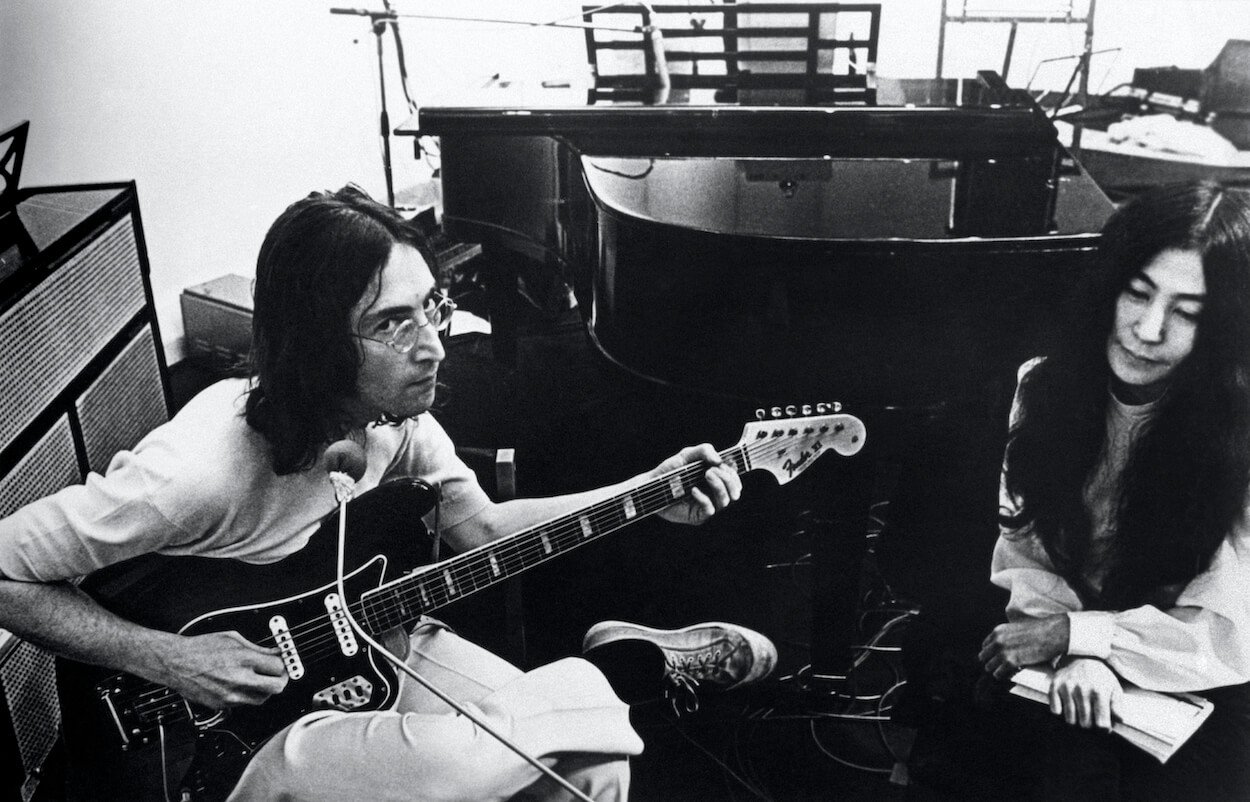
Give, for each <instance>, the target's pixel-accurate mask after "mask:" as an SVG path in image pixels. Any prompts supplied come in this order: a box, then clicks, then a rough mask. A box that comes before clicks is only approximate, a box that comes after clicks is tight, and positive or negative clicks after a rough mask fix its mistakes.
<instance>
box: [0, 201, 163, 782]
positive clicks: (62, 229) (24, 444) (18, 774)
mask: <svg viewBox="0 0 1250 802" xmlns="http://www.w3.org/2000/svg"><path fill="white" fill-rule="evenodd" d="M10 197H11V198H12V203H13V206H14V208H13V210H12V212H13V213H10V214H8V215H6V219H7V221H8V224H7V227H6V228H5V229H4V230H3V237H4V238H5V239H4V241H0V252H3V253H4V254H5V257H6V260H5V270H4V271H3V273H0V342H3V343H4V347H3V348H2V349H0V398H3V399H4V403H3V405H0V516H4V515H8V514H10V513H12V512H13V511H14V510H16V509H17V508H18V507H20V506H22V505H23V504H26V503H28V502H30V501H34V500H35V499H38V498H41V497H43V496H46V495H48V494H51V493H54V492H56V491H57V490H60V489H61V488H63V487H66V486H67V485H71V484H75V483H77V482H81V481H82V480H83V478H84V477H85V476H86V475H87V473H88V472H89V471H100V470H103V469H104V467H105V466H106V465H107V463H108V461H109V460H110V459H111V458H112V456H113V454H114V453H116V452H117V451H118V450H120V449H125V448H130V447H131V446H133V445H134V444H135V443H136V442H137V441H138V440H139V439H140V438H141V437H142V436H143V435H144V434H146V433H147V432H148V431H149V430H150V429H152V428H153V427H154V426H156V425H158V424H160V423H162V422H163V421H165V420H166V419H168V416H169V382H168V376H167V371H166V366H165V361H164V360H165V357H164V352H163V351H162V349H161V344H160V335H159V331H158V328H157V323H156V318H155V315H154V314H153V312H152V291H151V285H150V283H149V281H148V260H147V253H146V249H145V247H144V240H143V228H142V225H141V223H140V219H139V204H138V197H137V195H136V192H135V186H134V183H133V182H131V183H125V184H104V185H90V186H77V187H58V188H46V189H27V190H20V191H18V192H16V193H15V194H14V195H12V196H10ZM60 721H61V710H60V707H59V705H58V702H57V697H56V677H55V670H54V667H53V659H52V657H51V655H49V654H47V653H46V652H44V651H42V650H41V649H39V648H37V647H35V646H34V645H32V644H30V643H28V642H25V641H22V640H21V639H19V638H17V637H15V636H14V635H12V634H11V633H8V632H5V631H4V630H0V768H3V772H2V773H0V800H9V799H14V800H16V799H21V800H26V801H27V802H28V801H29V800H31V799H32V798H33V797H34V795H35V793H36V790H37V788H38V785H39V782H40V779H41V776H42V774H41V772H42V769H43V766H44V763H45V761H46V760H47V758H48V756H49V754H50V752H51V750H52V748H53V745H54V744H55V743H56V742H57V739H58V736H59V729H60ZM67 759H71V760H72V755H67Z"/></svg>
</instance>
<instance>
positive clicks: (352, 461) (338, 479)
mask: <svg viewBox="0 0 1250 802" xmlns="http://www.w3.org/2000/svg"><path fill="white" fill-rule="evenodd" d="M365 465H366V461H365V450H364V448H362V447H361V446H360V444H359V443H356V442H353V441H351V440H339V441H337V442H334V443H331V444H330V445H329V447H328V448H326V473H327V474H329V476H330V484H332V485H334V498H335V499H336V500H338V502H339V503H340V504H342V503H344V502H347V501H351V500H352V496H354V495H355V487H356V482H357V481H359V480H360V477H362V476H364V475H365Z"/></svg>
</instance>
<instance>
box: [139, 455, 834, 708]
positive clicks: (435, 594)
mask: <svg viewBox="0 0 1250 802" xmlns="http://www.w3.org/2000/svg"><path fill="white" fill-rule="evenodd" d="M776 447H777V446H776V444H775V443H772V442H768V441H757V442H752V443H745V444H738V445H736V446H733V447H731V448H729V449H726V450H725V451H723V452H721V453H720V457H721V458H722V459H724V460H727V461H729V460H731V459H732V457H733V456H734V454H735V452H740V453H741V455H742V457H743V461H744V463H745V464H742V465H741V466H740V468H741V469H740V471H739V473H745V472H747V471H749V470H752V469H753V467H754V462H755V459H754V457H757V456H758V455H759V454H762V453H764V452H767V451H771V450H774V449H776ZM822 453H823V452H822ZM704 470H705V463H692V464H690V465H685V466H682V467H681V468H678V469H674V470H673V471H671V472H670V473H668V474H664V475H663V476H659V477H656V478H655V479H652V480H650V481H648V482H646V483H644V484H643V485H640V486H639V487H638V488H637V489H636V490H635V491H633V492H626V493H623V494H621V495H618V496H616V497H614V498H612V499H609V500H605V501H603V502H598V503H596V504H593V505H591V506H589V507H587V508H586V509H585V510H583V511H581V513H580V514H578V513H574V514H570V515H566V516H562V517H561V518H558V519H556V520H555V521H552V522H550V523H549V524H547V525H539V526H537V527H532V528H531V529H529V530H526V531H525V532H523V533H518V535H514V536H510V537H514V538H516V539H515V540H513V541H511V542H509V543H508V544H505V545H501V546H500V547H499V548H497V549H492V550H489V551H485V552H482V553H473V554H471V555H465V557H471V559H465V560H464V562H465V563H466V565H464V566H459V567H458V566H456V565H455V563H456V561H457V559H463V558H452V559H451V560H450V561H448V562H447V563H443V564H442V567H441V568H440V570H438V571H433V570H428V571H425V572H421V573H422V574H429V575H430V576H429V577H424V578H423V579H417V576H416V575H414V576H413V584H421V583H428V584H426V590H427V595H428V596H431V597H432V598H431V601H432V603H430V604H425V603H424V600H422V601H423V603H422V604H420V605H418V607H420V608H423V609H428V610H434V609H438V608H439V607H442V606H445V605H446V604H449V603H451V602H452V601H457V600H459V599H461V598H463V597H465V596H467V595H470V594H471V593H474V592H476V591H477V590H480V589H482V588H484V587H488V586H489V585H490V584H493V583H494V582H496V581H502V580H503V579H505V578H508V577H509V575H510V574H509V573H508V571H504V570H502V564H503V563H505V562H508V561H511V560H518V559H519V560H520V562H521V564H520V565H519V567H518V569H517V570H516V571H513V572H512V573H520V572H522V571H524V570H526V569H528V568H530V567H532V566H534V565H537V564H538V563H540V562H543V561H545V560H548V559H553V558H554V557H556V556H559V555H561V554H563V553H564V552H565V551H568V550H571V549H572V548H575V547H576V546H577V545H580V544H581V543H583V542H588V541H590V540H592V539H594V538H596V537H598V536H600V535H605V534H608V533H610V532H612V531H615V530H616V529H618V528H621V527H623V526H625V525H627V524H629V523H632V522H634V521H637V520H640V519H641V518H644V517H647V516H650V515H652V514H654V513H656V512H659V511H660V510H662V509H664V507H666V506H668V505H669V504H671V503H672V502H674V501H676V500H677V498H680V497H674V496H673V495H672V493H671V487H672V482H673V481H674V480H678V481H680V482H681V483H682V486H683V493H682V496H681V497H684V496H685V495H687V494H688V492H689V489H690V487H693V486H694V482H693V481H691V480H695V479H697V478H698V477H699V476H701V475H702V472H703V471H704ZM687 483H689V484H687ZM622 496H628V497H630V498H632V499H633V500H634V503H635V504H636V505H637V506H640V507H642V508H643V509H644V510H645V511H643V512H639V513H637V514H636V515H634V516H629V515H625V514H624V513H623V512H622V509H621V508H620V500H621V498H622ZM653 504H654V505H657V506H656V507H655V509H650V507H651V505H653ZM582 518H587V519H592V518H594V519H596V520H597V525H592V530H593V531H592V535H590V536H586V535H585V534H584V532H583V531H582V524H581V519H582ZM603 523H610V524H612V526H611V527H610V528H608V529H602V524H603ZM543 536H546V538H547V543H549V544H550V549H548V548H547V546H546V545H545V544H544V543H543V541H542V537H543ZM535 538H537V539H538V540H537V542H533V541H534V539H535ZM540 552H541V553H542V556H538V555H539V553H540ZM487 554H493V555H494V556H495V558H496V561H497V563H498V564H500V566H501V571H500V573H499V574H498V575H496V574H494V572H493V570H492V569H490V568H489V567H481V568H477V567H475V565H476V564H478V563H481V562H483V561H484V560H485V561H486V562H487V563H489V559H488V558H487V557H486V556H485V555H487ZM535 557H537V559H534V558H535ZM448 572H452V573H455V574H456V576H455V577H453V579H452V582H453V584H455V585H456V586H457V587H464V586H465V585H466V584H467V585H468V586H469V589H468V590H467V591H461V592H456V593H446V592H445V590H444V589H445V588H446V585H445V584H443V583H439V582H437V581H434V582H430V580H431V579H432V578H433V577H434V575H438V576H439V577H442V576H444V575H445V574H447V573H448ZM483 578H485V580H486V581H485V582H484V583H481V580H482V579H483ZM457 579H459V580H460V582H459V583H457V581H456V580H457ZM466 580H467V582H466ZM479 583H480V584H479ZM435 589H438V590H435ZM399 592H400V593H402V594H404V595H406V596H408V597H412V595H413V593H412V586H409V587H408V588H405V589H404V590H402V591H399ZM407 607H408V605H407V603H406V602H400V603H398V604H395V603H391V604H390V605H387V604H384V603H381V602H374V603H373V605H372V608H371V607H370V598H369V596H368V594H367V593H366V594H365V595H362V596H361V598H359V599H357V600H356V601H355V602H353V603H352V610H353V611H357V612H360V613H361V614H363V615H364V616H365V617H366V619H367V620H368V619H372V621H374V622H376V620H377V619H378V617H379V616H381V615H385V616H388V617H389V616H390V615H391V614H392V613H393V612H394V611H395V610H401V611H402V610H405V609H407ZM400 623H402V619H401V622H400ZM386 628H389V627H380V628H379V630H384V629H386ZM310 632H312V633H314V634H313V635H312V636H311V637H309V638H305V636H306V635H308V633H310ZM290 633H291V636H292V637H293V638H299V639H300V640H301V642H302V645H301V648H300V649H299V654H300V655H301V659H302V660H303V661H304V662H309V663H311V662H315V661H317V660H319V659H321V658H323V657H325V656H327V655H329V654H334V653H335V652H338V651H340V649H339V647H338V636H337V634H335V632H334V628H333V625H332V624H331V623H330V622H329V619H328V616H325V615H320V616H317V617H316V618H314V619H312V620H310V621H306V622H304V623H302V624H299V625H297V626H296V627H293V628H291V630H290ZM270 643H276V640H275V638H274V637H273V636H272V635H270V636H267V637H265V638H262V639H261V640H260V641H259V644H260V645H268V644H270ZM327 645H329V646H330V647H331V648H326V646H327ZM144 696H151V697H154V698H152V699H149V700H148V701H146V702H139V703H138V704H137V705H136V709H137V708H138V707H139V706H140V705H142V706H145V707H148V706H156V705H161V704H168V703H169V702H170V701H172V702H174V703H175V704H178V706H179V708H180V709H181V704H180V702H179V701H178V699H177V698H172V699H171V698H169V697H178V695H177V694H176V693H175V692H173V691H172V689H169V688H164V687H162V686H156V685H155V684H154V683H153V687H152V689H150V690H147V691H142V692H139V693H136V694H135V698H140V699H141V698H142V697H144Z"/></svg>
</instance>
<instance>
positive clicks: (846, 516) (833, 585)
mask: <svg viewBox="0 0 1250 802" xmlns="http://www.w3.org/2000/svg"><path fill="white" fill-rule="evenodd" d="M869 449H871V439H870V440H869V446H867V447H866V448H865V451H864V452H861V453H860V454H859V455H858V456H857V457H856V458H855V459H854V460H849V461H847V462H845V463H839V462H837V461H826V465H827V466H829V465H831V466H833V468H832V469H831V470H830V471H829V472H828V478H827V481H826V482H825V483H824V484H823V486H824V487H825V488H826V490H827V492H825V493H824V494H823V498H822V499H821V500H820V502H819V503H820V504H821V507H823V509H821V508H817V509H815V510H813V512H815V513H816V515H815V516H814V518H813V521H812V526H813V531H812V582H813V587H812V654H811V660H812V673H811V677H812V680H813V682H814V683H819V682H822V681H823V682H835V683H836V682H841V681H842V680H843V679H845V678H846V677H847V676H849V673H850V670H851V667H852V663H853V660H854V653H853V651H852V646H854V645H855V643H856V641H857V639H859V638H860V637H861V636H860V635H859V634H858V631H857V629H858V627H857V623H858V620H859V612H860V606H861V601H862V599H863V595H864V587H863V585H864V570H863V569H864V559H865V557H866V555H867V550H868V526H869V507H870V505H871V504H872V502H873V490H874V486H875V484H876V482H875V478H876V470H875V468H876V464H875V461H874V460H873V456H872V454H871V453H869Z"/></svg>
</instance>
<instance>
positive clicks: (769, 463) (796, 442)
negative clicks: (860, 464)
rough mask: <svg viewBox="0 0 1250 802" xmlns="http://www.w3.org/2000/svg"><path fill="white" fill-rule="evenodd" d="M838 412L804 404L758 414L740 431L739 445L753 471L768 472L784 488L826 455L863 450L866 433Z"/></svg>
mask: <svg viewBox="0 0 1250 802" xmlns="http://www.w3.org/2000/svg"><path fill="white" fill-rule="evenodd" d="M838 409H841V406H840V405H835V404H816V405H814V406H812V405H807V404H804V405H802V406H798V407H794V406H791V407H773V408H772V410H771V411H769V412H766V411H765V410H758V411H757V412H756V413H755V414H756V417H757V418H759V420H757V421H754V422H752V423H748V424H747V425H746V426H744V427H743V429H742V439H741V440H740V441H739V445H741V446H742V447H743V448H744V449H745V450H746V451H747V454H748V455H749V458H750V462H751V467H752V468H762V469H764V470H767V471H769V472H770V473H772V475H773V476H775V477H776V478H777V483H778V484H785V483H786V482H788V481H790V480H791V479H793V478H794V477H796V476H798V475H799V474H800V473H802V472H803V471H804V470H806V469H807V466H809V465H811V464H812V462H814V461H815V460H816V458H817V457H819V456H821V455H822V454H824V453H825V452H826V451H834V452H836V453H837V454H839V455H841V456H843V457H849V456H851V455H852V454H857V453H859V450H860V449H861V448H863V447H864V441H865V439H866V438H867V436H868V432H867V430H866V429H865V428H864V424H863V422H862V421H861V420H860V419H859V418H857V417H855V416H854V415H847V414H840V413H838V412H837V410H838ZM770 413H771V415H772V417H771V418H769V417H768V415H769V414H770ZM813 413H814V414H813ZM787 415H789V416H793V417H785V416H787Z"/></svg>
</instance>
